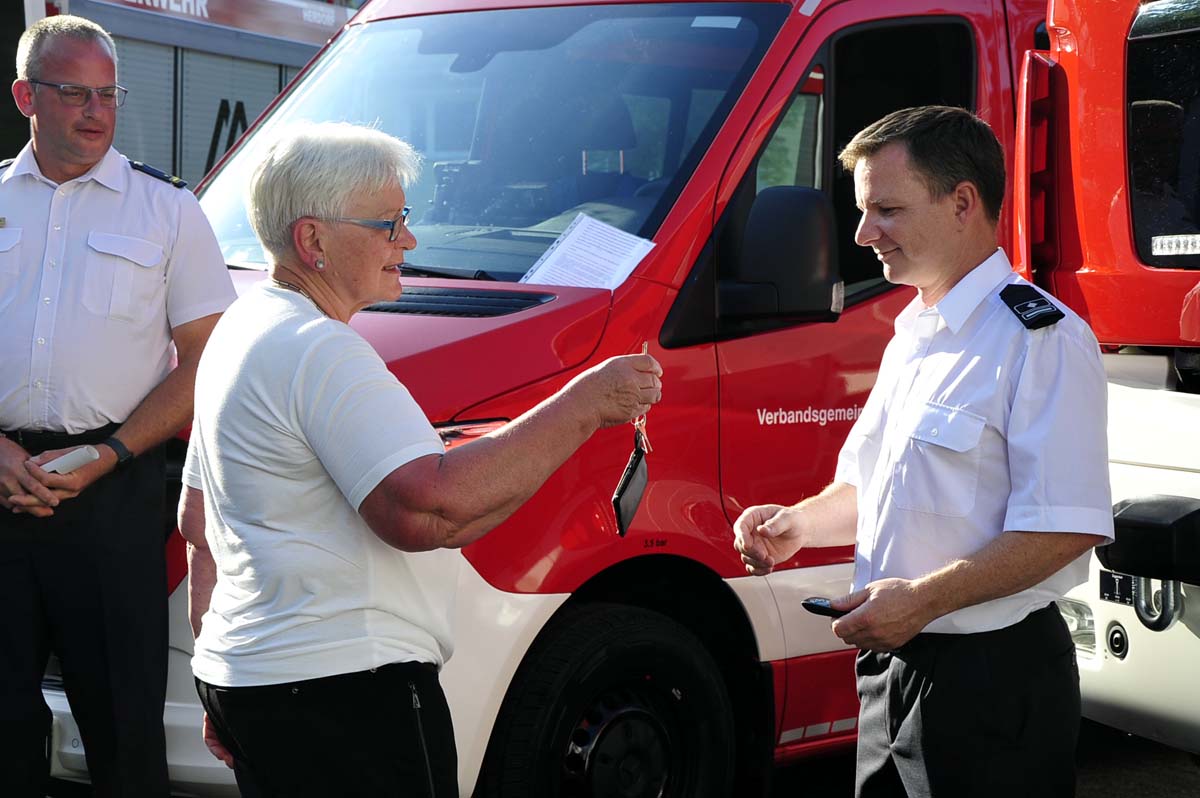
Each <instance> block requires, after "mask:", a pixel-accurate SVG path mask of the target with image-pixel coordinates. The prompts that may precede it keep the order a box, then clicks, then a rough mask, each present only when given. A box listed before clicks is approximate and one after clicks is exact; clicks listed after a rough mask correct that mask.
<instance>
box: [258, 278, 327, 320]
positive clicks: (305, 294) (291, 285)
mask: <svg viewBox="0 0 1200 798" xmlns="http://www.w3.org/2000/svg"><path fill="white" fill-rule="evenodd" d="M271 282H273V283H275V285H277V286H279V287H280V288H287V289H290V290H292V291H295V292H296V293H297V294H300V295H301V296H303V297H304V298H306V299H307V300H308V301H309V302H311V303H313V304H314V305H316V307H317V310H319V311H321V312H322V313H324V314H325V315H326V316H328V315H329V314H328V313H325V310H324V309H323V308H322V307H321V306H320V304H318V303H317V300H315V299H313V298H312V294H310V293H308V292H307V291H305V290H304V289H303V288H301V287H300V286H298V285H296V284H295V283H289V282H288V281H287V280H280V279H279V278H278V277H272V278H271Z"/></svg>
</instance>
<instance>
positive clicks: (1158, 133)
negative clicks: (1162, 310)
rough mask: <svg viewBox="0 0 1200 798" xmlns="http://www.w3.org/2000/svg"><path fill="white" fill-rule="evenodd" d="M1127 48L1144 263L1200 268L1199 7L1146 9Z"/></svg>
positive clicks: (1132, 169) (1133, 195) (1134, 191)
mask: <svg viewBox="0 0 1200 798" xmlns="http://www.w3.org/2000/svg"><path fill="white" fill-rule="evenodd" d="M1130 38H1131V40H1130V42H1129V62H1128V69H1129V88H1128V101H1129V108H1128V111H1129V182H1130V191H1129V202H1130V207H1131V209H1132V211H1133V231H1134V240H1135V242H1136V245H1137V251H1138V257H1139V258H1140V259H1141V261H1142V262H1143V263H1146V264H1147V265H1150V266H1158V267H1165V268H1172V269H1200V5H1197V4H1196V3H1194V2H1158V3H1147V4H1146V5H1144V6H1142V10H1141V12H1140V14H1139V18H1138V20H1137V23H1136V24H1135V26H1134V31H1133V35H1132V36H1131V37H1130Z"/></svg>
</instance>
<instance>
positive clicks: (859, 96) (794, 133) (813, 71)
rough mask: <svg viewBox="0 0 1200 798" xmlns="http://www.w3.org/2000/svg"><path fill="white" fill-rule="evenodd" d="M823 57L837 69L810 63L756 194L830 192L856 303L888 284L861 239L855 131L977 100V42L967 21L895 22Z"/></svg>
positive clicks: (772, 143)
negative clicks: (846, 160) (845, 154)
mask: <svg viewBox="0 0 1200 798" xmlns="http://www.w3.org/2000/svg"><path fill="white" fill-rule="evenodd" d="M830 55H832V58H830ZM819 58H820V59H821V61H823V62H824V64H828V65H829V66H830V67H831V68H830V69H829V70H826V69H825V68H824V64H814V65H813V66H811V67H810V68H809V69H808V70H807V71H806V73H805V79H804V82H803V83H802V84H801V85H800V86H798V87H797V90H796V93H795V95H794V97H793V98H792V101H791V102H790V104H789V105H788V107H787V109H786V110H785V111H784V113H783V114H782V116H781V117H780V119H779V121H778V122H777V124H776V128H775V130H774V131H773V132H772V134H771V137H770V138H769V139H768V141H767V143H766V145H765V146H764V147H763V149H762V151H761V153H760V154H759V157H758V160H757V163H756V164H755V166H754V171H753V175H754V181H755V193H757V192H758V191H762V190H763V189H765V188H768V187H772V186H788V185H791V186H807V187H811V188H821V189H824V190H825V191H826V192H828V193H829V194H830V197H831V199H832V201H833V209H834V217H835V223H836V226H837V231H836V236H837V245H838V260H839V265H840V269H841V274H842V279H843V281H844V282H845V284H846V299H847V302H852V301H854V300H855V299H856V298H865V297H867V296H871V295H873V293H875V291H876V290H877V289H880V288H882V287H884V286H885V285H886V283H885V281H884V279H883V272H882V267H881V266H880V264H879V261H878V260H876V258H875V256H874V254H873V253H872V252H871V250H870V249H868V248H864V247H860V246H858V245H857V244H855V243H854V234H855V230H856V229H857V227H858V219H859V213H858V209H857V208H856V207H855V202H854V180H853V176H852V175H849V174H847V173H846V172H845V170H843V169H842V167H841V165H840V164H839V163H838V162H837V154H838V152H839V151H840V150H841V148H842V147H844V146H845V145H846V144H847V143H848V142H849V141H850V139H851V138H852V137H853V136H854V134H855V133H857V132H858V131H859V130H861V129H862V128H864V127H866V126H867V125H869V124H870V123H872V122H874V121H876V120H877V119H880V118H881V117H883V116H886V115H887V114H889V113H891V112H892V111H896V110H899V109H901V108H908V107H911V106H915V105H934V104H936V105H956V106H960V107H963V108H973V107H974V84H975V58H974V47H973V45H972V37H971V29H970V27H969V25H968V24H967V23H966V22H965V21H962V20H958V19H946V18H943V19H939V20H937V21H932V22H930V21H925V20H920V21H900V22H891V21H889V22H888V23H883V24H880V23H872V24H868V25H866V26H861V27H859V28H855V29H850V30H848V31H846V32H843V33H841V34H839V35H837V36H836V37H834V39H833V40H832V43H831V45H830V46H827V47H826V48H823V52H822V54H821V55H820V56H819ZM743 206H744V210H743V212H747V211H748V205H746V204H744V203H743ZM726 251H727V252H728V251H730V250H729V249H728V248H727V249H726Z"/></svg>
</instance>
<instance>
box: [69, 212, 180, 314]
mask: <svg viewBox="0 0 1200 798" xmlns="http://www.w3.org/2000/svg"><path fill="white" fill-rule="evenodd" d="M162 263H163V248H162V247H161V246H160V245H158V244H156V243H154V242H153V241H147V240H145V239H144V238H134V237H133V236H123V235H117V234H116V233H95V232H93V233H89V234H88V249H87V262H86V263H85V264H84V268H85V270H86V271H85V274H84V281H83V306H84V307H85V308H87V309H88V310H89V311H91V312H92V313H95V314H96V315H97V316H105V317H107V318H110V319H113V320H115V321H125V322H134V323H145V322H147V321H149V320H150V319H152V318H154V316H155V315H156V314H157V313H158V311H159V310H160V309H161V307H162V304H163V303H162V293H163V291H164V290H165V285H166V278H165V275H164V271H163V268H162Z"/></svg>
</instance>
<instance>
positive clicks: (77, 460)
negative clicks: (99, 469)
mask: <svg viewBox="0 0 1200 798" xmlns="http://www.w3.org/2000/svg"><path fill="white" fill-rule="evenodd" d="M99 459H100V452H98V451H96V449H95V447H93V446H80V447H79V448H78V449H75V450H74V451H70V452H67V453H66V454H64V455H63V456H62V457H55V458H54V459H53V460H51V461H50V462H49V463H46V464H45V465H43V466H42V470H43V471H49V472H50V473H52V474H53V473H59V474H69V473H71V472H72V471H74V470H75V469H76V468H79V467H80V466H85V465H87V464H88V463H90V462H92V461H93V460H99Z"/></svg>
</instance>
